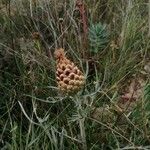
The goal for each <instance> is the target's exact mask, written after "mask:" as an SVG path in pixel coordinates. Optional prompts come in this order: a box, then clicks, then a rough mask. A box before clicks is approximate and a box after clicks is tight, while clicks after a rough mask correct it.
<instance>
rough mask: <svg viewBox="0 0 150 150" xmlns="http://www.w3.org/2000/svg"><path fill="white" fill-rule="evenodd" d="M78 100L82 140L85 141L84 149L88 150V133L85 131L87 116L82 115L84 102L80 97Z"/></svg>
mask: <svg viewBox="0 0 150 150" xmlns="http://www.w3.org/2000/svg"><path fill="white" fill-rule="evenodd" d="M76 100H77V102H78V107H77V112H78V115H79V127H80V136H81V140H82V143H83V150H87V143H86V133H85V118H84V116H83V115H82V112H83V109H84V108H83V107H82V102H81V100H80V99H78V98H76Z"/></svg>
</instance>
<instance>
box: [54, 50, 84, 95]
mask: <svg viewBox="0 0 150 150" xmlns="http://www.w3.org/2000/svg"><path fill="white" fill-rule="evenodd" d="M54 55H55V59H56V63H57V64H56V67H57V68H56V79H57V84H58V88H59V89H60V90H61V91H62V92H63V93H74V92H77V91H78V90H80V89H81V87H82V86H83V85H84V84H85V78H84V75H83V73H82V72H81V71H80V70H79V69H78V67H77V66H75V65H74V63H73V62H71V61H70V60H69V59H67V58H66V56H65V53H64V49H62V48H60V49H57V50H56V51H55V53H54Z"/></svg>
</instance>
